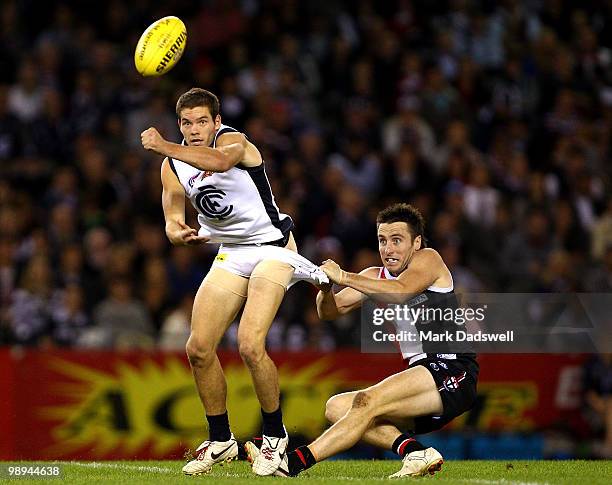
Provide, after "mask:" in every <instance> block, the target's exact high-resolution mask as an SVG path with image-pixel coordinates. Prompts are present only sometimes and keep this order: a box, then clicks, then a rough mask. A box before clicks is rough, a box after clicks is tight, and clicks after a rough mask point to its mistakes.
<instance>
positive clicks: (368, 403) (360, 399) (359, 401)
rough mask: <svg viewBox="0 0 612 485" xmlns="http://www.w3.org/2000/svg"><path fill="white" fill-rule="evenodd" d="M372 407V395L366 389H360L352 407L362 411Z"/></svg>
mask: <svg viewBox="0 0 612 485" xmlns="http://www.w3.org/2000/svg"><path fill="white" fill-rule="evenodd" d="M370 407H372V395H371V394H370V393H369V392H366V391H359V392H358V393H357V394H355V397H354V398H353V403H352V405H351V408H352V409H354V410H356V411H360V410H365V409H368V408H370Z"/></svg>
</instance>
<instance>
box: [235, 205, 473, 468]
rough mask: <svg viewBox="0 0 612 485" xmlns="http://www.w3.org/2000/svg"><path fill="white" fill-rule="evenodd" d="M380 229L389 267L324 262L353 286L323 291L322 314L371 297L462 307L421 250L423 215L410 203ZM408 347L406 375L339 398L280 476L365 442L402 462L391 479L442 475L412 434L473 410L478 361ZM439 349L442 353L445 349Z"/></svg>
mask: <svg viewBox="0 0 612 485" xmlns="http://www.w3.org/2000/svg"><path fill="white" fill-rule="evenodd" d="M377 225H378V243H379V251H380V257H381V260H382V263H383V266H382V267H371V268H367V269H365V270H363V271H361V273H359V274H354V273H349V272H346V271H344V270H342V269H341V268H340V267H339V266H338V265H337V264H336V263H335V262H333V261H329V260H328V261H326V262H325V263H324V264H323V265H322V266H321V268H322V269H323V271H325V273H326V274H327V275H328V276H329V279H330V280H331V281H332V282H334V283H337V284H340V285H344V286H346V287H347V288H345V289H343V290H342V291H340V292H339V293H336V294H334V293H333V291H331V285H326V286H325V287H323V288H322V290H321V291H320V292H319V294H318V295H317V310H318V313H319V316H320V317H321V318H322V319H324V320H331V319H335V318H337V317H338V316H340V315H344V314H346V313H348V312H351V311H353V310H355V309H357V308H359V307H360V306H361V305H362V303H363V302H364V300H365V299H367V298H371V299H373V300H377V301H381V302H384V303H389V302H391V303H403V302H405V300H406V299H407V297H409V296H410V301H418V302H419V304H421V302H424V303H422V305H424V306H425V307H434V308H436V307H437V308H441V307H448V306H451V307H455V308H457V300H456V297H455V295H454V290H453V279H452V276H451V274H450V271H449V270H448V268H447V267H446V265H445V264H444V261H443V260H442V258H441V257H440V255H439V254H438V252H437V251H435V250H433V249H429V248H424V247H423V246H424V241H423V227H424V221H423V218H422V216H421V214H420V212H419V211H418V210H417V209H415V208H414V207H412V206H410V205H408V204H395V205H392V206H390V207H388V208H386V209H385V210H383V211H382V212H380V213H379V214H378V217H377ZM427 324H428V325H429V326H430V328H432V326H433V327H437V328H438V331H443V327H444V326H445V325H450V326H453V325H455V324H454V323H453V322H443V321H430V322H427ZM417 326H418V324H417ZM402 345H405V346H402ZM402 345H400V348H401V350H402V355H403V358H404V361H405V363H406V366H407V369H406V370H404V371H402V372H399V373H397V374H394V375H392V376H390V377H387V378H386V379H384V380H383V381H381V382H379V383H377V384H375V385H373V386H371V387H368V388H367V389H363V390H361V391H355V392H347V393H343V394H338V395H336V396H333V397H332V398H331V399H330V400H329V401H328V402H327V405H326V409H325V415H326V417H327V418H328V419H329V420H330V421H331V422H332V423H334V424H333V425H332V426H331V427H330V428H329V429H327V430H326V431H325V432H324V433H323V434H322V435H321V436H320V437H319V438H317V439H316V440H315V441H314V442H313V443H311V444H310V445H308V446H302V447H299V448H297V449H296V450H295V451H293V452H291V453H289V454H288V455H287V456H286V457H284V458H283V460H282V463H281V466H280V467H279V468H278V469H277V470H276V471H274V474H275V475H282V476H288V475H289V476H295V475H297V474H298V473H300V472H301V471H303V470H305V469H307V468H310V467H311V466H313V465H314V464H315V463H317V462H319V461H321V460H325V459H326V458H329V457H330V456H333V455H335V454H337V453H340V452H341V451H344V450H346V449H348V448H350V447H352V446H353V445H354V444H356V443H357V442H358V441H360V440H363V441H365V442H367V443H370V444H372V445H375V446H379V447H381V448H384V449H391V450H393V451H394V452H395V453H397V454H398V455H400V456H401V457H402V458H403V466H402V468H401V470H399V471H398V472H397V473H395V474H393V475H391V478H397V477H403V476H421V475H426V474H427V473H431V474H433V473H434V472H436V471H438V470H440V468H441V466H442V463H443V458H442V455H440V453H439V452H438V451H437V450H435V449H434V448H426V447H425V446H423V445H422V444H421V443H420V442H419V441H417V440H416V439H415V438H414V435H416V434H423V433H428V432H430V431H434V430H437V429H440V428H442V426H444V425H445V424H447V423H448V422H450V421H451V420H452V419H454V418H455V417H457V416H459V415H460V414H462V413H464V412H465V411H467V410H469V409H470V408H471V407H472V406H473V404H474V401H475V399H476V381H477V379H478V369H479V368H478V363H477V362H476V355H475V354H472V353H457V354H454V353H450V352H449V353H434V349H433V348H430V349H428V348H427V344H426V343H419V344H418V345H419V346H420V349H419V350H416V351H415V349H414V344H402ZM410 345H411V346H412V347H410V348H409V347H408V346H410ZM436 350H437V352H440V351H441V350H440V349H439V347H438V348H437V349H436ZM400 430H406V431H405V432H402V431H400ZM245 447H246V451H247V453H248V455H249V458H250V459H259V460H261V453H260V452H259V450H258V449H257V448H256V447H255V446H254V445H253V444H252V443H250V442H248V443H247V444H246V445H245ZM270 466H272V465H271V464H270Z"/></svg>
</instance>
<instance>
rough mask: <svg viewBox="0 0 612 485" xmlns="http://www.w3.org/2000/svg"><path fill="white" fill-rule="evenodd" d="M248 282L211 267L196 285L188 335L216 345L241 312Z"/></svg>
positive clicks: (235, 275) (240, 277)
mask: <svg viewBox="0 0 612 485" xmlns="http://www.w3.org/2000/svg"><path fill="white" fill-rule="evenodd" d="M248 284H249V280H248V278H245V277H243V276H239V275H237V274H234V273H231V272H229V271H227V270H225V269H222V268H217V267H213V268H211V270H210V271H209V273H208V274H207V275H206V278H204V281H203V282H202V284H201V285H200V288H199V289H198V292H197V294H196V297H195V301H194V304H193V313H192V316H191V333H192V335H197V336H198V337H203V338H207V339H210V341H211V343H214V345H215V346H216V343H218V341H219V340H220V339H221V337H222V336H223V334H224V333H225V331H226V330H227V327H228V326H229V325H230V323H231V322H232V320H233V319H234V318H235V317H236V314H237V313H238V311H239V310H240V308H242V305H243V304H244V302H245V300H246V297H247V290H248Z"/></svg>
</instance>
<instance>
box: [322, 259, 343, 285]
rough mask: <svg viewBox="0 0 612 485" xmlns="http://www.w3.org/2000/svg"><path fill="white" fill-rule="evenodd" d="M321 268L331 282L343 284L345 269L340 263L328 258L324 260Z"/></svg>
mask: <svg viewBox="0 0 612 485" xmlns="http://www.w3.org/2000/svg"><path fill="white" fill-rule="evenodd" d="M321 269H322V270H323V272H324V273H325V274H326V275H327V277H328V278H329V280H330V281H331V282H333V283H337V284H339V285H342V284H343V280H344V270H343V269H342V268H341V267H340V266H339V265H338V263H336V262H335V261H332V260H331V259H327V260H325V261H323V264H322V265H321Z"/></svg>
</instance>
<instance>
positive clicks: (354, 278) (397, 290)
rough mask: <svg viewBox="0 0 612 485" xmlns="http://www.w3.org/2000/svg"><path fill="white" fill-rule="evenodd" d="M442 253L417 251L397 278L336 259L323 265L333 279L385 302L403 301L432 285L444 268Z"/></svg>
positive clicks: (323, 268) (424, 250)
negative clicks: (355, 268)
mask: <svg viewBox="0 0 612 485" xmlns="http://www.w3.org/2000/svg"><path fill="white" fill-rule="evenodd" d="M443 264H444V263H443V261H442V258H441V257H440V255H439V254H438V253H437V252H436V251H434V250H432V249H422V250H420V251H417V252H416V253H415V254H414V256H413V257H412V260H411V261H410V265H409V266H408V268H407V269H406V271H404V272H403V273H401V274H400V276H399V277H398V278H397V279H396V280H383V279H378V278H373V277H371V276H368V275H363V274H356V273H349V272H348V271H344V270H343V269H342V268H340V266H338V264H337V263H335V262H334V261H331V260H330V261H326V262H325V263H324V264H323V266H321V269H322V270H323V271H324V272H325V274H326V275H327V276H328V277H329V279H330V280H331V281H333V282H334V283H338V284H339V285H344V286H348V287H349V288H353V289H355V290H357V291H359V292H361V293H363V294H364V295H366V296H368V297H370V298H372V299H374V300H376V301H382V302H386V303H402V302H403V301H404V300H405V299H406V295H412V294H416V293H420V292H422V291H423V290H425V289H426V288H427V287H429V286H431V285H432V284H433V283H434V282H435V281H436V280H437V279H438V277H439V276H438V275H439V273H440V272H441V267H442V265H443Z"/></svg>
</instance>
